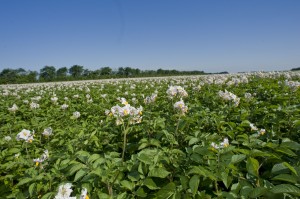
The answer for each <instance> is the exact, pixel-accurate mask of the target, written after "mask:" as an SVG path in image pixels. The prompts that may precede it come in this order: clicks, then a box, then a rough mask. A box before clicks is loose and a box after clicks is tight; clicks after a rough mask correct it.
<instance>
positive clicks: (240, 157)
mask: <svg viewBox="0 0 300 199" xmlns="http://www.w3.org/2000/svg"><path fill="white" fill-rule="evenodd" d="M245 158H246V155H244V154H239V155H233V156H232V157H231V163H232V164H235V163H239V162H241V161H243V160H244V159H245Z"/></svg>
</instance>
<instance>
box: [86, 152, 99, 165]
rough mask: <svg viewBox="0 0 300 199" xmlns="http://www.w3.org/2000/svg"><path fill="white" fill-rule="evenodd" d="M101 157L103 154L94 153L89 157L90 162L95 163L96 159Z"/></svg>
mask: <svg viewBox="0 0 300 199" xmlns="http://www.w3.org/2000/svg"><path fill="white" fill-rule="evenodd" d="M99 158H101V156H100V155H99V154H93V155H91V156H90V157H89V159H88V163H89V164H90V163H93V162H94V161H96V160H97V159H99Z"/></svg>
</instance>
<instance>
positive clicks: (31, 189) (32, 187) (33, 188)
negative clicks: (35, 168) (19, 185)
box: [28, 183, 36, 197]
mask: <svg viewBox="0 0 300 199" xmlns="http://www.w3.org/2000/svg"><path fill="white" fill-rule="evenodd" d="M35 188H36V184H35V183H32V184H31V185H30V186H29V188H28V191H29V195H30V197H32V195H33V193H34V191H35Z"/></svg>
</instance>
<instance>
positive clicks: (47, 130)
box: [42, 127, 52, 136]
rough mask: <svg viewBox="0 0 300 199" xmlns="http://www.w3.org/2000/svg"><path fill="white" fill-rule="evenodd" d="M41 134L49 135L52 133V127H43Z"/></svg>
mask: <svg viewBox="0 0 300 199" xmlns="http://www.w3.org/2000/svg"><path fill="white" fill-rule="evenodd" d="M42 135H44V136H50V135H52V128H51V127H48V128H46V129H44V132H43V133H42Z"/></svg>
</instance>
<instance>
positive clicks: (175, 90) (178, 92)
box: [167, 86, 188, 98]
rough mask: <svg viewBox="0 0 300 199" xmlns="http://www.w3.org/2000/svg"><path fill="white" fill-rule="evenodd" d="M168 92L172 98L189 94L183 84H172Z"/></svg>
mask: <svg viewBox="0 0 300 199" xmlns="http://www.w3.org/2000/svg"><path fill="white" fill-rule="evenodd" d="M167 94H168V95H169V97H170V98H173V97H175V96H179V97H187V96H188V94H187V92H186V91H185V90H184V88H182V87H181V86H170V87H169V88H168V90H167Z"/></svg>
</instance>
